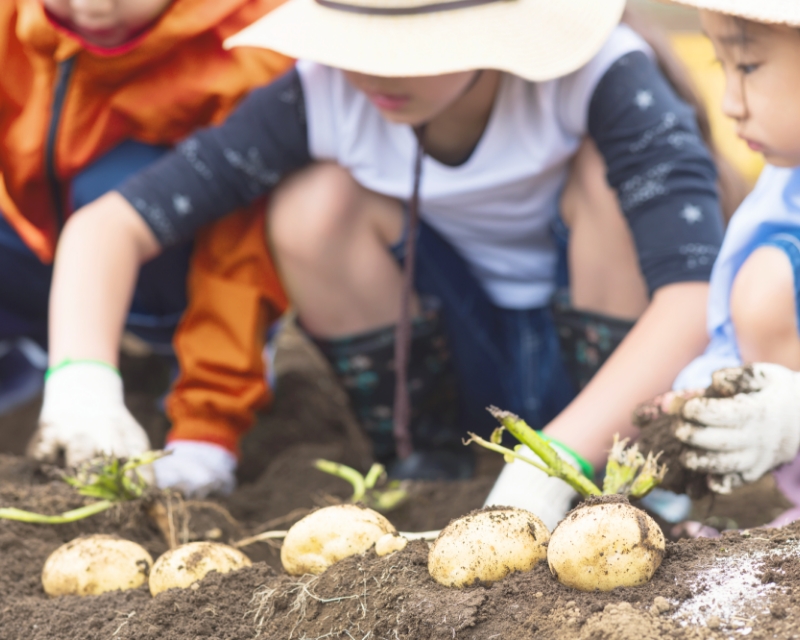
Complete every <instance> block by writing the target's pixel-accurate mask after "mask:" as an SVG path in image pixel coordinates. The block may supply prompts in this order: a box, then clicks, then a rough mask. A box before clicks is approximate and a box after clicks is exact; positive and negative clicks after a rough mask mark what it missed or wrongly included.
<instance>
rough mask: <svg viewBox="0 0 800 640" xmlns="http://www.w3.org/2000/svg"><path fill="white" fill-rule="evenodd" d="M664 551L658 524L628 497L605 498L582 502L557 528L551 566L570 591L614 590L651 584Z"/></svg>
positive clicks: (549, 551) (549, 557) (552, 540)
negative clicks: (648, 582)
mask: <svg viewBox="0 0 800 640" xmlns="http://www.w3.org/2000/svg"><path fill="white" fill-rule="evenodd" d="M664 552H665V541H664V534H663V533H662V532H661V529H660V528H659V526H658V525H657V524H656V522H655V520H653V519H652V518H651V517H650V516H648V515H647V514H646V513H645V512H644V511H642V510H641V509H637V508H636V507H633V506H631V505H630V504H629V503H628V500H627V499H626V498H624V497H622V496H603V497H601V498H597V499H594V500H592V499H590V500H588V501H587V502H585V503H583V504H581V505H580V506H578V507H577V508H576V509H574V510H573V511H572V512H571V513H570V514H568V515H567V517H566V518H565V519H564V520H562V521H561V523H560V524H559V525H558V526H557V527H556V528H555V530H554V531H553V535H552V536H551V538H550V544H549V546H548V549H547V562H548V564H549V565H550V571H551V573H552V574H553V575H554V576H555V577H556V578H557V579H558V581H559V582H561V583H562V584H565V585H567V586H568V587H573V588H575V589H580V590H581V591H595V590H597V591H610V590H611V589H614V588H616V587H633V586H636V585H640V584H644V583H646V582H647V581H648V580H650V578H652V577H653V574H654V573H655V571H656V569H658V567H659V565H660V564H661V560H662V559H663V557H664Z"/></svg>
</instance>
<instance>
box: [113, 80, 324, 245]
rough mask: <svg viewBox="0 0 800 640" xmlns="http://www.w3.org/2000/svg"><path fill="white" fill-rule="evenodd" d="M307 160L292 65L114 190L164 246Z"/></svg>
mask: <svg viewBox="0 0 800 640" xmlns="http://www.w3.org/2000/svg"><path fill="white" fill-rule="evenodd" d="M310 163H311V157H310V155H309V151H308V130H307V127H306V119H305V103H304V101H303V89H302V86H301V84H300V78H299V76H298V74H297V71H295V70H294V69H292V70H291V71H289V72H288V73H287V74H286V75H284V76H282V77H281V78H278V79H277V80H275V81H274V82H273V83H271V84H269V85H267V86H265V87H261V88H259V89H256V90H254V91H253V92H251V93H250V95H249V96H248V97H247V98H245V99H244V100H243V101H242V103H241V104H240V105H239V107H238V108H237V109H236V110H235V111H234V112H233V113H232V114H231V115H230V117H229V118H228V119H227V120H226V121H225V123H224V124H222V125H221V126H219V127H212V128H208V129H203V130H201V131H199V132H197V133H195V134H194V135H193V136H191V137H190V138H188V139H186V140H185V141H184V142H182V143H180V144H179V145H178V146H177V147H176V148H175V151H174V152H173V153H169V154H167V155H166V156H164V158H162V159H161V160H158V161H156V162H155V163H153V164H152V165H150V166H149V167H148V168H146V169H144V170H143V171H141V172H139V173H138V174H136V175H135V176H133V177H132V178H130V179H129V180H127V181H126V182H125V183H124V184H123V185H122V187H121V188H120V189H119V192H120V193H121V194H122V195H123V197H124V198H125V199H126V200H128V202H130V203H131V205H133V207H134V208H135V209H136V210H137V211H138V212H139V214H140V215H141V216H142V217H143V218H144V220H145V222H147V224H148V225H149V226H150V228H151V230H152V231H153V233H154V234H155V236H156V238H157V239H158V241H159V243H160V244H161V245H162V246H165V247H166V246H169V245H173V244H176V243H178V242H181V241H184V240H189V239H191V238H192V237H193V236H194V234H195V233H196V232H197V230H198V229H199V227H201V226H202V225H204V224H206V223H208V222H211V221H213V220H216V219H217V218H220V217H222V216H224V215H225V214H227V213H229V212H231V211H234V210H235V209H238V208H240V207H243V206H246V205H248V204H250V203H252V202H254V201H255V200H257V199H258V198H259V197H261V196H263V195H264V194H266V193H268V192H269V191H270V189H272V187H274V186H275V185H276V184H277V183H278V181H279V180H280V179H281V178H282V177H283V176H284V175H286V174H287V173H290V172H292V171H294V170H296V169H299V168H301V167H304V166H306V165H308V164H310Z"/></svg>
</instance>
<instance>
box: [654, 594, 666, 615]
mask: <svg viewBox="0 0 800 640" xmlns="http://www.w3.org/2000/svg"><path fill="white" fill-rule="evenodd" d="M670 608H671V606H670V604H669V600H667V599H666V598H665V597H663V596H656V597H655V598H653V606H652V607H650V612H651V613H655V614H656V615H658V614H661V613H666V612H667V611H669V610H670Z"/></svg>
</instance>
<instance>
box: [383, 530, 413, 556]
mask: <svg viewBox="0 0 800 640" xmlns="http://www.w3.org/2000/svg"><path fill="white" fill-rule="evenodd" d="M407 546H408V538H404V537H403V536H401V535H400V534H399V533H387V534H385V535H382V536H381V537H380V538H378V541H377V542H376V543H375V555H377V556H381V557H383V556H388V555H389V554H390V553H394V552H395V551H402V550H403V549H405V548H406V547H407Z"/></svg>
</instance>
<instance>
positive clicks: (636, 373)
mask: <svg viewBox="0 0 800 640" xmlns="http://www.w3.org/2000/svg"><path fill="white" fill-rule="evenodd" d="M707 297H708V285H707V284H706V283H700V282H696V283H695V282H690V283H678V284H673V285H668V286H665V287H662V288H661V289H659V290H658V291H657V292H656V294H655V295H654V296H653V300H652V302H651V303H650V306H649V307H648V308H647V310H646V311H645V312H644V314H642V317H641V318H640V319H639V321H638V322H637V323H636V325H635V326H634V328H633V329H632V330H631V332H630V333H629V334H628V336H627V337H626V338H625V340H624V341H623V342H622V344H620V346H619V347H618V348H617V350H616V351H615V352H614V354H613V355H612V356H611V357H610V358H609V359H608V361H607V362H606V364H605V365H604V366H603V367H602V369H600V371H599V372H598V374H597V375H596V376H595V377H594V379H593V380H592V381H591V382H590V383H589V384H588V385H587V386H586V388H585V389H584V390H583V391H582V392H581V393H580V394H579V395H578V397H577V398H575V400H573V402H572V403H571V404H570V405H569V406H568V407H567V408H566V409H565V410H564V411H562V412H561V414H559V415H558V417H556V418H555V420H553V421H552V422H551V423H550V424H549V425H548V426H547V427H546V429H545V432H546V433H547V434H548V435H550V436H552V437H554V438H556V439H557V440H559V441H561V442H563V443H564V444H566V445H567V446H569V447H571V448H573V449H575V450H576V451H577V452H578V453H579V454H580V455H582V456H583V457H585V458H586V459H587V460H589V462H591V463H592V464H594V465H595V466H599V465H602V464H603V463H604V462H605V459H606V455H607V453H608V450H609V448H610V447H611V442H612V440H613V437H614V434H615V433H619V434H620V436H623V437H624V436H630V435H632V434H633V432H634V427H633V424H632V421H631V415H632V413H633V410H634V408H635V407H636V405H638V404H639V403H640V402H644V401H645V400H648V399H650V398H652V397H653V396H655V395H657V394H659V393H662V392H664V391H666V390H668V389H670V388H671V386H672V382H673V380H674V379H675V377H676V376H677V375H678V373H679V372H680V371H681V370H682V369H683V367H685V366H686V365H687V364H688V363H689V362H690V361H691V360H692V359H693V358H695V357H697V356H698V355H700V354H701V353H702V351H703V349H704V348H705V345H706V343H707V340H708V338H707V334H706V326H705V318H706V301H707Z"/></svg>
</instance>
